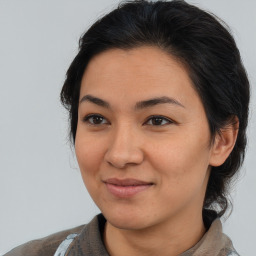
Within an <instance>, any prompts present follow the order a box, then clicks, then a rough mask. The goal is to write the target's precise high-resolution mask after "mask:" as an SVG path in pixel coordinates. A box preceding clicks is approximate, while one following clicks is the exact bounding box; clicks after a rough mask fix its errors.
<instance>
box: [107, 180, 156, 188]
mask: <svg viewBox="0 0 256 256" xmlns="http://www.w3.org/2000/svg"><path fill="white" fill-rule="evenodd" d="M104 182H105V183H108V184H112V185H117V186H139V185H152V184H153V183H152V182H147V181H142V180H136V179H117V178H111V179H106V180H104Z"/></svg>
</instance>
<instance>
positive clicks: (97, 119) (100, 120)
mask: <svg viewBox="0 0 256 256" xmlns="http://www.w3.org/2000/svg"><path fill="white" fill-rule="evenodd" d="M84 122H87V123H89V124H91V125H101V124H106V123H108V122H107V120H106V119H105V118H104V117H103V116H101V115H89V116H86V117H85V118H84Z"/></svg>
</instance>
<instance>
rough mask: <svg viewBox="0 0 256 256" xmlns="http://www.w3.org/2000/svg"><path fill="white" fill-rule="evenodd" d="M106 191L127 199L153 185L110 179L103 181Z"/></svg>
mask: <svg viewBox="0 0 256 256" xmlns="http://www.w3.org/2000/svg"><path fill="white" fill-rule="evenodd" d="M103 182H104V183H105V184H106V187H107V189H108V191H109V192H110V193H111V194H112V195H114V196H116V197H119V198H128V197H132V196H135V195H136V194H138V193H140V192H142V191H145V190H147V189H148V188H150V187H151V186H152V185H153V183H152V182H146V181H141V180H136V179H121V180H120V179H116V178H111V179H107V180H104V181H103Z"/></svg>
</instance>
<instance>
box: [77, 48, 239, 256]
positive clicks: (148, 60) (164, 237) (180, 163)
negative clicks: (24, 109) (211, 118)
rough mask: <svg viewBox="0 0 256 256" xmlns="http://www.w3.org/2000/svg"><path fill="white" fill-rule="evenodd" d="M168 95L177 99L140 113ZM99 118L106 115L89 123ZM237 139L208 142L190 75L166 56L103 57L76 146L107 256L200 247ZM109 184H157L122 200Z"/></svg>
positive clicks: (134, 52) (89, 74)
mask: <svg viewBox="0 0 256 256" xmlns="http://www.w3.org/2000/svg"><path fill="white" fill-rule="evenodd" d="M86 95H91V96H93V97H97V98H99V99H101V100H104V101H105V102H107V103H108V105H109V107H108V108H107V107H106V106H102V104H101V105H99V104H97V103H95V101H94V102H92V101H91V100H88V98H87V99H86V97H85V96H86ZM166 96H167V97H169V98H171V99H172V102H171V103H159V104H156V105H153V106H147V107H144V108H137V109H136V108H135V105H136V103H137V102H140V101H145V100H148V99H152V98H159V97H166ZM91 114H95V115H100V116H101V117H100V118H98V119H97V118H96V119H95V118H89V119H88V118H87V119H86V117H87V116H88V115H91ZM152 115H157V116H161V118H162V119H160V120H159V119H158V122H156V119H152V118H151V116H152ZM236 135H237V134H236V132H235V129H226V130H225V132H224V133H223V136H222V137H216V139H215V143H214V144H211V143H210V141H211V135H210V131H209V126H208V122H207V117H206V114H205V110H204V107H203V104H202V102H201V100H200V97H199V96H198V94H197V92H196V91H195V89H194V88H193V84H192V81H191V80H190V78H189V76H188V73H187V71H186V69H185V68H184V66H183V65H182V64H181V63H179V62H178V61H177V60H176V59H175V58H173V57H172V56H170V55H167V54H166V53H165V52H163V51H162V50H160V49H158V48H156V47H150V46H142V47H139V48H134V49H131V50H120V49H112V50H108V51H105V52H103V53H101V54H99V55H97V56H95V57H94V58H93V59H92V60H91V61H90V62H89V64H88V66H87V68H86V70H85V73H84V76H83V78H82V82H81V90H80V103H79V108H78V123H77V133H76V140H75V150H76V156H77V160H78V164H79V167H80V170H81V174H82V178H83V181H84V183H85V186H86V188H87V189H88V191H89V193H90V195H91V197H92V199H93V200H94V201H95V203H96V205H97V206H98V207H99V209H100V210H101V211H102V213H103V215H104V216H105V218H106V219H107V223H106V226H105V233H104V242H105V245H106V248H107V250H108V252H109V254H110V255H112V256H115V255H121V256H126V255H163V256H165V255H169V256H170V255H178V254H180V253H182V252H184V251H186V250H188V249H189V248H191V247H192V246H193V245H195V244H196V243H197V242H198V241H199V240H200V238H201V237H202V236H203V235H204V233H205V227H204V224H203V220H202V207H203V200H204V195H205V191H206V187H207V182H208V179H209V174H210V170H211V166H217V165H220V164H222V163H223V162H224V161H225V159H226V158H227V156H228V155H229V153H230V152H231V150H232V148H233V146H234V143H235V138H236ZM109 178H118V179H126V178H133V179H137V180H142V181H145V182H150V183H151V184H152V185H151V186H149V187H148V188H147V189H145V190H143V191H142V192H140V193H137V194H135V195H134V196H131V197H127V198H118V197H116V196H114V195H113V194H112V193H111V192H110V191H109V190H108V189H107V186H106V183H105V182H104V181H106V180H107V179H109Z"/></svg>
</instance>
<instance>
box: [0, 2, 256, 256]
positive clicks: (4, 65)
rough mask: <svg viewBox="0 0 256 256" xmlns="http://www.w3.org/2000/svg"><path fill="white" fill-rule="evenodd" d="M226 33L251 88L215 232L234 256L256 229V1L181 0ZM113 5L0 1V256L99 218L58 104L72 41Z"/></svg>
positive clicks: (250, 242)
mask: <svg viewBox="0 0 256 256" xmlns="http://www.w3.org/2000/svg"><path fill="white" fill-rule="evenodd" d="M188 2H189V3H193V4H196V5H198V6H199V7H201V8H204V9H206V10H209V11H211V12H213V13H214V14H216V15H218V16H219V17H220V18H222V19H223V20H224V21H226V22H227V24H229V26H230V27H231V30H232V33H233V35H234V37H235V39H236V41H237V44H238V47H239V49H240V51H241V55H242V58H243V62H244V65H245V67H246V69H247V72H248V75H249V79H250V82H251V89H252V101H251V112H250V123H249V130H248V138H249V145H248V150H247V157H246V160H245V164H244V166H243V168H242V170H241V175H240V178H239V180H238V182H237V184H236V187H235V188H234V190H233V192H232V197H233V202H234V210H233V213H232V215H231V216H230V218H229V219H228V220H227V221H226V222H224V231H225V233H227V234H228V235H229V236H230V237H231V238H232V240H233V243H234V245H235V248H236V249H237V251H238V252H239V253H240V254H241V255H243V256H244V255H253V254H254V251H255V250H254V247H255V245H254V241H255V230H256V200H255V197H256V171H255V165H256V157H255V156H256V135H255V131H256V130H255V128H256V113H255V110H256V107H255V106H256V97H255V96H256V95H255V94H256V93H255V91H256V86H255V83H256V72H255V71H256V70H255V69H256V16H255V11H256V1H254V0H243V1H241V0H214V1H213V0H191V1H190V0H189V1H188ZM117 3H118V1H117V0H94V1H91V0H90V1H89V0H22V1H20V0H0V88H1V90H0V159H1V161H0V255H1V254H3V253H5V252H6V251H8V250H9V249H11V248H13V247H14V246H17V245H19V244H21V243H24V242H26V241H28V240H31V239H35V238H40V237H43V236H46V235H49V234H51V233H54V232H56V231H59V230H63V229H67V228H71V227H74V226H76V225H80V224H83V223H87V222H88V221H89V220H90V219H91V218H92V217H93V216H94V215H95V214H96V213H98V212H99V210H98V209H97V207H96V206H95V205H94V203H93V202H92V200H91V199H90V197H89V195H88V194H87V192H86V189H85V188H84V185H83V182H82V179H81V177H80V173H79V169H78V165H77V163H76V159H75V155H74V152H73V150H72V147H71V146H70V144H69V142H68V135H67V127H68V125H67V113H66V111H65V110H64V108H63V107H62V106H61V104H60V102H59V92H60V89H61V87H62V83H63V81H64V78H65V72H66V70H67V68H68V66H69V64H70V63H71V61H72V59H73V58H74V56H75V54H76V53H77V45H78V40H79V37H80V35H81V34H82V33H83V32H84V31H85V30H86V29H87V28H88V27H89V26H90V25H91V24H93V22H94V21H96V19H97V18H99V17H100V16H102V15H103V14H104V13H107V12H108V11H110V10H111V9H113V8H114V7H115V6H116V5H117Z"/></svg>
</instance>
